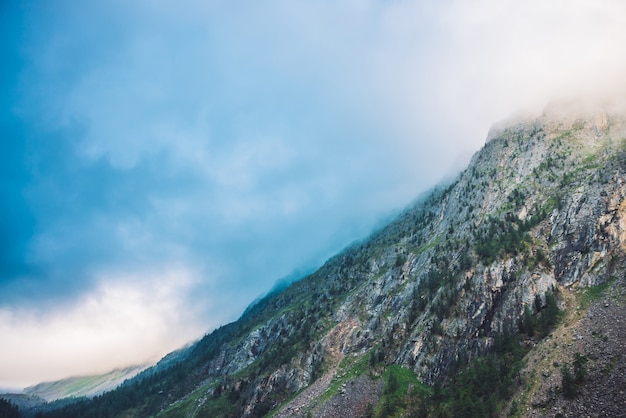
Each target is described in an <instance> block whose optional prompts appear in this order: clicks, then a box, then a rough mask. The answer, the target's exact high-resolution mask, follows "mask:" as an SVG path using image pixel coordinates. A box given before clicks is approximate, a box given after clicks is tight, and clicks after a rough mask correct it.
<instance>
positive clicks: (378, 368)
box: [60, 111, 626, 417]
mask: <svg viewBox="0 0 626 418" xmlns="http://www.w3.org/2000/svg"><path fill="white" fill-rule="evenodd" d="M566 115H567V116H565V117H564V116H563V115H561V114H558V112H556V111H547V112H545V113H544V115H542V116H541V117H540V118H538V119H536V120H527V121H523V122H518V123H515V124H511V125H507V126H506V127H503V128H500V129H498V130H494V131H493V132H491V133H490V135H489V138H488V140H487V142H486V144H485V146H484V147H483V149H482V150H480V151H479V152H478V153H476V155H475V156H474V157H473V159H472V161H471V163H470V165H469V167H468V168H467V169H466V170H465V171H463V172H462V173H461V174H460V175H459V176H458V178H457V179H456V181H454V182H453V183H452V184H451V185H449V186H447V187H445V188H439V189H436V190H434V191H432V193H430V194H429V195H428V196H427V197H426V198H423V199H421V200H419V201H417V202H416V203H414V204H413V205H412V206H411V207H410V208H408V209H407V210H406V211H405V212H403V213H402V214H401V215H400V216H399V217H398V218H397V219H396V220H395V221H393V222H392V223H391V224H389V225H388V226H387V227H385V228H384V229H382V230H381V231H379V232H377V233H376V234H374V235H373V236H372V237H370V238H369V239H367V240H365V241H364V242H362V243H359V244H355V245H353V246H352V247H350V248H348V249H346V250H345V251H343V252H342V253H340V254H339V255H337V256H336V257H334V258H332V259H331V260H329V261H328V262H327V263H326V264H325V265H324V266H323V267H322V268H320V269H319V270H318V271H317V272H315V273H314V274H312V275H310V276H309V277H306V278H304V279H302V280H301V281H299V282H297V283H295V284H293V285H291V286H290V287H288V288H287V289H285V290H283V291H280V292H275V293H274V294H270V295H268V296H267V297H266V298H264V299H262V300H261V301H260V302H258V303H257V304H256V305H255V306H253V307H251V308H250V309H248V310H247V311H246V313H245V314H244V315H243V316H242V318H240V319H239V320H238V321H237V322H235V323H233V324H229V325H227V326H225V327H222V328H220V329H218V330H216V331H215V332H213V333H212V334H210V335H207V336H206V337H205V338H204V339H203V340H201V341H200V342H199V343H197V344H196V346H194V347H192V348H191V349H190V352H189V354H188V355H187V356H186V357H185V358H184V359H182V360H181V361H179V362H176V363H175V364H174V365H172V366H171V367H169V368H166V369H165V370H162V371H160V372H158V373H152V374H150V373H147V374H143V375H140V376H138V377H137V378H136V379H135V382H134V383H132V384H129V385H125V386H124V387H123V388H122V389H121V390H118V391H114V392H112V393H111V394H109V395H105V396H103V397H101V398H100V399H98V400H97V402H92V403H89V404H79V405H75V406H74V407H73V408H74V409H72V408H69V409H65V410H63V411H61V412H60V413H61V414H62V415H63V416H72V415H75V416H88V415H89V413H91V412H93V413H94V414H96V411H102V410H103V408H104V406H103V405H109V409H107V411H109V412H107V413H105V414H103V415H105V416H106V415H107V414H108V416H122V415H123V416H150V415H157V416H171V417H180V416H190V417H191V416H264V415H267V414H270V415H271V414H273V415H274V416H302V417H305V416H342V417H349V416H355V417H357V416H359V417H360V416H364V415H370V416H372V415H376V414H377V415H379V416H387V415H402V414H406V415H408V414H414V415H415V416H420V414H421V416H427V415H428V414H431V415H432V414H439V415H443V416H446V415H447V416H455V415H458V413H460V412H458V411H459V410H458V408H467V411H466V412H467V413H465V412H464V414H465V416H481V414H482V416H484V415H486V414H487V415H495V414H497V413H499V412H498V411H500V412H501V413H508V412H506V411H509V412H510V413H511V414H513V415H515V414H518V415H520V416H523V415H531V414H533V413H534V412H533V411H534V410H535V409H537V410H542V409H541V408H544V409H543V411H544V412H545V410H546V409H545V408H548V407H549V406H550V407H552V406H554V407H555V408H557V409H555V411H566V410H567V406H564V405H569V404H571V403H572V401H571V399H565V398H563V395H562V394H561V393H560V392H559V390H560V389H559V388H557V386H558V385H557V384H556V383H553V384H548V386H546V387H545V388H544V389H541V387H542V386H541V385H539V384H537V383H536V382H535V381H534V380H532V379H531V378H530V377H529V376H531V375H532V373H533V371H536V370H535V369H534V368H533V367H534V366H533V364H532V362H531V364H530V365H529V363H528V361H527V362H526V368H525V369H524V370H522V371H519V372H517V371H516V370H504V371H503V369H505V366H504V365H505V364H506V361H502V359H504V360H506V359H507V358H508V357H506V356H507V355H509V356H512V354H510V353H509V354H507V350H508V351H509V352H511V353H512V352H513V351H515V352H517V351H518V350H517V348H518V347H521V348H522V349H523V350H526V351H524V352H523V353H522V354H524V353H527V354H526V356H527V359H528V358H532V356H533V355H535V353H537V351H536V350H537V347H543V350H550V348H549V347H550V345H549V344H550V338H556V337H554V335H556V334H557V333H558V332H564V331H561V330H562V329H563V327H564V326H566V325H564V324H565V321H566V319H567V318H570V319H569V320H570V325H569V326H573V325H572V324H573V322H572V321H581V318H572V317H571V316H568V315H569V314H570V313H571V311H572V309H575V308H572V306H569V305H568V301H572V300H576V295H575V293H576V291H577V290H576V289H578V288H583V287H592V286H598V285H602V284H605V283H611V286H613V287H615V288H616V289H621V288H622V287H621V286H623V284H622V278H623V277H624V269H625V268H626V257H625V251H626V200H625V198H626V183H625V181H626V140H625V139H626V122H625V121H626V118H625V117H623V116H621V115H620V114H616V113H610V112H609V113H607V112H604V111H601V112H600V111H596V112H593V113H579V114H576V113H575V112H572V111H568V112H567V113H566ZM605 286H606V285H605ZM616 292H618V293H616V294H617V295H620V296H617V297H616V298H617V301H616V303H621V301H622V299H623V297H622V296H621V295H623V293H619V292H620V291H619V290H616ZM595 303H596V304H597V303H600V302H597V301H596V302H595ZM619 306H621V305H619ZM557 307H558V308H559V309H560V311H561V312H562V313H561V314H560V316H558V315H557V313H558V312H559V309H557ZM584 309H590V310H589V311H585V312H587V313H585V315H593V318H598V316H597V315H599V314H596V313H595V312H596V311H595V309H600V308H597V307H596V305H593V304H588V306H586V307H585V308H584ZM579 311H580V312H582V308H580V309H579ZM563 312H565V313H563ZM589 312H590V313H589ZM602 312H603V315H605V317H606V318H608V319H606V321H610V320H611V318H612V316H611V315H613V314H612V311H610V310H607V311H602ZM615 312H616V313H618V311H615ZM607 315H608V316H607ZM576 324H577V325H576V326H581V327H583V328H580V329H581V330H582V331H580V332H583V333H584V332H586V331H584V329H586V328H584V326H585V325H584V324H583V323H582V322H580V324H579V323H578V322H576ZM555 329H556V331H555ZM606 332H608V331H606ZM616 332H617V331H616ZM619 332H622V331H619ZM510 335H516V338H518V340H519V341H520V342H519V343H518V342H517V341H518V340H515V341H516V342H515V344H513V345H511V344H509V345H503V343H502V341H503V338H504V339H505V340H506V341H509V340H508V338H509V337H508V336H510ZM549 335H553V336H552V337H549ZM559 335H560V334H559ZM621 335H622V334H619V333H618V334H616V335H615V336H614V337H609V339H610V340H611V339H613V338H614V339H615V340H619V339H620V338H621ZM503 336H505V337H503ZM507 344H508V343H507ZM503 347H508V348H503ZM533 347H534V348H533ZM553 348H554V347H553ZM579 349H580V350H583V351H584V350H585V348H584V347H582V348H579ZM590 350H591V349H590ZM570 351H571V350H570ZM490 353H496V354H495V356H496V357H485V356H487V355H490ZM594 353H596V352H594ZM562 354H563V355H564V356H565V357H564V358H563V360H561V361H570V360H568V359H569V358H570V357H567V356H571V355H573V354H574V353H570V352H569V351H567V352H566V351H562ZM612 355H613V356H614V357H611V358H616V359H617V360H615V361H619V359H620V358H621V357H619V356H620V355H621V354H619V353H617V352H615V353H613V354H612ZM589 356H590V357H592V356H596V357H597V358H598V359H599V358H601V357H602V356H603V354H602V352H601V351H600V352H597V353H596V354H593V353H592V352H590V353H589ZM615 356H617V357H615ZM493 358H495V360H489V359H493ZM515 358H517V357H515ZM544 358H548V357H546V356H544ZM480 359H487V360H480ZM511 359H513V357H511ZM489 361H491V362H492V363H489ZM555 361H556V360H555ZM611 361H613V360H611ZM481 362H482V363H481ZM493 362H495V363H493ZM518 363H519V362H518V361H517V360H515V361H513V360H511V364H518ZM592 363H593V366H594V367H596V368H597V367H604V368H606V367H608V366H606V365H605V364H604V363H603V362H602V361H601V360H597V361H596V360H593V362H592ZM483 364H496V365H497V366H493V367H495V369H497V370H496V371H497V372H501V373H504V374H503V375H506V376H507V377H506V379H504V380H502V382H504V381H506V382H510V381H515V385H516V389H511V388H509V387H508V386H507V387H506V388H504V389H503V390H502V391H501V393H502V395H501V397H500V398H495V397H492V396H482V395H481V396H482V397H481V396H478V395H475V396H474V395H471V394H470V395H468V394H466V393H461V394H460V395H459V394H457V395H454V394H452V395H449V396H448V398H446V397H445V395H441V393H442V392H441V388H442V387H443V388H444V390H445V388H446V386H447V385H449V384H450V382H456V383H455V384H458V382H462V381H463V379H466V378H467V379H469V378H468V377H467V376H468V375H469V374H470V373H474V371H472V370H479V371H480V370H482V369H480V368H476V369H472V365H479V367H482V366H481V365H483ZM519 364H523V363H519ZM609 364H613V363H610V362H609ZM520 367H521V366H520ZM589 367H591V365H590V366H589ZM464 370H469V371H466V372H464ZM593 370H595V369H593ZM593 370H592V373H589V376H591V377H593V378H594V379H595V378H596V377H595V376H596V374H594V372H593ZM613 370H619V371H620V373H621V370H622V369H621V368H619V367H616V366H615V365H614V366H613ZM487 371H489V369H488V370H487ZM476 373H479V372H476ZM480 373H482V372H480ZM480 373H479V374H480ZM550 373H552V371H551V372H550ZM557 374H558V370H557V371H556V372H555V373H554V375H555V376H556V375H557ZM511 376H513V377H511ZM622 377H623V376H622ZM455 379H456V380H455ZM616 379H617V381H621V382H622V383H623V379H622V380H619V379H620V378H619V376H618V377H616ZM531 383H532V384H531ZM494 385H495V383H494ZM502 385H504V383H501V386H502ZM507 385H509V383H507ZM577 385H578V386H581V385H582V383H581V382H578V383H577ZM494 387H495V386H494ZM581 387H582V386H581ZM622 387H623V386H622ZM549 388H552V389H551V396H552V397H551V398H550V399H551V400H550V401H547V400H545V399H544V400H541V399H542V396H544V395H545V393H548V392H549V391H550V389H549ZM614 389H615V388H614ZM468 390H469V389H468ZM477 390H478V389H477ZM584 391H585V390H584V389H582V390H580V391H579V393H582V392H584ZM132 393H140V394H141V396H137V398H136V399H135V400H132V399H134V398H133V397H132V396H131V394H132ZM468 393H469V392H468ZM579 396H582V395H579ZM511 397H513V398H516V397H517V398H516V400H515V403H512V402H513V401H511V400H509V401H506V399H511ZM544 397H545V396H544ZM552 398H554V400H553V399H552ZM126 399H131V400H128V401H127V400H126ZM468 399H469V400H468ZM471 399H474V401H472V400H471ZM546 399H547V398H546ZM122 400H124V401H123V402H122ZM464 402H465V403H464ZM472 402H473V403H472ZM506 402H508V404H506V405H505V403H506ZM559 402H562V404H561V403H559ZM481 403H482V404H481ZM111 405H113V406H111ZM81 408H82V409H81ZM455 408H457V409H455ZM502 411H505V412H502ZM559 413H560V412H559Z"/></svg>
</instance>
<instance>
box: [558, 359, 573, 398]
mask: <svg viewBox="0 0 626 418" xmlns="http://www.w3.org/2000/svg"><path fill="white" fill-rule="evenodd" d="M561 387H562V388H563V396H565V397H566V398H568V399H573V398H574V397H575V396H576V382H575V381H574V376H573V375H572V372H571V370H570V369H569V367H567V364H563V366H562V367H561Z"/></svg>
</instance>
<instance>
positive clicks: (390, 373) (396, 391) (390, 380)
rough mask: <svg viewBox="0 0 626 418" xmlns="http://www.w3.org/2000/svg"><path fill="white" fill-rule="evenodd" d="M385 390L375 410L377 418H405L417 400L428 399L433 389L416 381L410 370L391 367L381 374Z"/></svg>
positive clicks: (414, 406) (395, 366)
mask: <svg viewBox="0 0 626 418" xmlns="http://www.w3.org/2000/svg"><path fill="white" fill-rule="evenodd" d="M383 379H384V381H385V388H384V390H383V394H382V397H381V398H380V401H379V403H378V406H377V408H376V416H378V417H396V416H405V414H406V412H407V411H408V410H410V409H415V408H416V407H417V405H416V404H417V403H418V400H423V399H427V398H430V397H431V396H432V395H433V389H432V388H431V387H430V386H428V385H425V384H424V383H422V382H420V381H419V380H417V377H416V376H415V374H414V373H413V371H412V370H410V369H408V368H406V367H402V366H398V365H395V364H394V365H391V366H389V367H387V368H386V369H385V372H384V373H383Z"/></svg>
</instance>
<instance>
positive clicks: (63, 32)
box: [0, 0, 626, 388]
mask: <svg viewBox="0 0 626 418" xmlns="http://www.w3.org/2000/svg"><path fill="white" fill-rule="evenodd" d="M625 46H626V3H624V2H622V1H618V0H615V1H611V0H588V1H586V0H568V1H565V0H562V1H557V0H555V1H545V0H541V1H540V0H529V1H523V2H522V1H511V0H500V1H495V0H494V1H487V0H472V1H466V0H464V1H460V0H459V1H455V0H446V1H428V0H422V1H412V0H358V1H357V0H354V1H352V0H346V1H327V0H322V1H313V0H302V1H292V0H268V1H263V2H259V1H248V0H237V1H219V0H216V1H193V0H178V1H176V2H173V1H148V0H131V1H127V0H124V1H122V0H106V1H104V0H94V1H89V2H85V1H81V0H54V1H51V0H42V1H27V0H23V1H18V0H14V1H11V0H8V1H3V2H1V3H0V54H1V55H0V56H2V60H1V61H2V64H0V89H1V91H2V94H1V95H0V202H1V204H0V388H20V387H24V386H28V385H32V384H35V383H38V382H41V381H49V380H54V379H60V378H63V377H67V376H70V375H81V374H89V373H98V372H104V371H107V370H110V369H112V368H114V367H120V366H126V365H129V364H138V363H143V362H146V361H155V360H157V359H158V358H159V357H160V356H162V355H164V354H166V353H167V352H169V351H171V350H173V349H176V348H178V347H180V346H182V345H184V344H186V343H188V342H190V341H193V340H194V339H197V338H199V337H201V336H202V335H204V334H205V333H207V332H209V331H211V330H212V329H214V328H215V327H216V326H219V325H221V324H225V323H228V322H231V321H233V320H235V319H236V318H237V317H238V316H239V315H240V314H241V313H242V312H243V310H244V309H245V307H246V306H247V305H248V304H249V303H250V302H252V301H253V300H254V299H255V298H257V297H259V296H261V295H263V294H264V293H265V292H267V291H268V290H270V289H271V288H272V286H273V285H274V284H275V283H276V282H277V280H279V279H281V278H283V277H286V276H290V277H297V276H298V275H302V274H305V273H306V272H309V271H311V269H314V268H315V267H317V266H319V265H320V264H321V263H323V262H324V260H326V259H327V258H328V257H330V256H332V255H333V254H334V253H336V252H337V251H339V250H341V249H342V248H344V247H345V246H346V245H348V244H350V243H351V242H353V241H354V240H358V239H362V238H364V237H366V236H367V235H368V234H369V233H370V232H372V230H373V229H374V228H376V227H377V226H380V225H381V222H383V221H384V220H385V219H389V216H390V215H391V214H393V213H396V212H397V211H398V210H401V209H402V208H403V207H405V206H406V205H408V204H409V203H410V202H411V201H412V200H414V199H415V198H416V197H417V196H418V195H419V194H420V193H422V192H424V191H425V190H427V189H429V188H431V187H433V186H434V185H436V184H438V183H440V182H441V181H445V180H446V179H450V178H451V176H454V175H455V173H457V172H458V171H459V170H460V169H462V168H463V167H464V165H465V164H467V162H468V161H469V158H470V157H471V155H472V154H473V153H474V152H476V151H477V150H478V149H480V147H481V146H482V145H483V144H484V142H485V139H486V137H487V133H488V131H489V128H490V127H491V126H492V125H493V124H494V123H496V122H498V121H500V120H503V119H507V118H511V117H513V116H514V115H516V114H519V113H524V114H538V113H539V112H541V110H542V109H543V108H544V107H545V106H546V105H547V104H548V103H550V102H551V101H553V100H556V99H559V98H562V97H568V98H569V97H574V96H575V97H588V96H591V95H597V94H600V93H601V94H606V95H614V96H619V95H621V94H622V93H623V92H624V91H625V89H624V87H625V86H626V83H625V81H626V80H624V74H626V54H624V47H625Z"/></svg>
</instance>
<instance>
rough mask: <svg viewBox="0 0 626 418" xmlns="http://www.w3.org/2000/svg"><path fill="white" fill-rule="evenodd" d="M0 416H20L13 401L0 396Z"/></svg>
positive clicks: (7, 417)
mask: <svg viewBox="0 0 626 418" xmlns="http://www.w3.org/2000/svg"><path fill="white" fill-rule="evenodd" d="M0 417H3V418H19V417H20V411H19V408H18V407H17V405H15V404H14V403H13V402H11V401H7V400H6V399H3V398H0Z"/></svg>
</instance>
